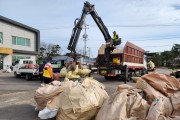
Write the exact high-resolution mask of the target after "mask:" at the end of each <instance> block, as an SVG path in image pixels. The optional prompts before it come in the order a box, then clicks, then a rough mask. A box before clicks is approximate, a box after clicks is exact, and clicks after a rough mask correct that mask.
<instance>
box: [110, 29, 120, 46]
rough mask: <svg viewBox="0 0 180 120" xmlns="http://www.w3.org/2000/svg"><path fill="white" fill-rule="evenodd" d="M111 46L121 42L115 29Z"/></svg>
mask: <svg viewBox="0 0 180 120" xmlns="http://www.w3.org/2000/svg"><path fill="white" fill-rule="evenodd" d="M112 40H113V46H116V45H119V44H120V43H121V39H119V36H118V34H117V33H116V31H114V32H113V39H112Z"/></svg>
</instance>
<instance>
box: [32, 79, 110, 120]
mask: <svg viewBox="0 0 180 120" xmlns="http://www.w3.org/2000/svg"><path fill="white" fill-rule="evenodd" d="M53 82H56V83H55V84H54V83H53ZM53 82H52V83H51V84H48V85H44V86H42V87H40V88H39V89H38V90H36V94H35V101H36V103H37V109H36V110H40V111H39V115H38V116H39V117H40V118H41V119H48V118H53V117H55V116H56V120H90V119H93V118H95V116H96V114H97V112H98V111H99V109H100V108H101V106H102V104H103V102H104V101H105V100H106V99H107V98H108V94H107V92H106V91H105V90H104V89H105V87H104V85H102V84H101V83H99V82H98V81H96V80H95V79H93V78H91V77H87V78H85V79H84V80H81V81H71V80H69V79H68V78H66V80H65V81H64V82H60V81H53ZM43 90H44V91H43Z"/></svg>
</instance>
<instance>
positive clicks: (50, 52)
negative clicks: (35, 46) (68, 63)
mask: <svg viewBox="0 0 180 120" xmlns="http://www.w3.org/2000/svg"><path fill="white" fill-rule="evenodd" d="M40 46H41V47H40V54H39V55H38V60H48V61H49V60H52V58H53V57H56V56H59V55H60V49H61V47H60V46H59V45H54V44H47V43H45V42H42V43H41V45H40Z"/></svg>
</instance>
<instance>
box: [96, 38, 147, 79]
mask: <svg viewBox="0 0 180 120" xmlns="http://www.w3.org/2000/svg"><path fill="white" fill-rule="evenodd" d="M104 49H105V45H102V46H101V47H100V48H99V50H98V56H97V60H96V66H97V68H98V73H99V74H100V75H103V76H104V77H105V79H107V80H109V79H112V78H117V79H122V78H124V77H125V75H127V76H126V77H127V81H128V80H130V78H131V77H134V76H141V75H144V74H145V73H147V63H146V56H145V55H144V50H143V49H142V48H140V47H138V46H137V45H135V44H133V43H131V42H129V41H127V42H126V44H125V46H124V47H123V49H121V50H120V49H118V48H115V49H114V50H113V52H112V53H111V55H110V58H111V59H110V61H109V62H110V66H111V67H110V68H111V69H110V72H107V67H106V66H104V62H105V60H104ZM124 66H125V68H126V69H123V68H124Z"/></svg>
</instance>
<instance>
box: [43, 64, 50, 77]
mask: <svg viewBox="0 0 180 120" xmlns="http://www.w3.org/2000/svg"><path fill="white" fill-rule="evenodd" d="M45 68H47V69H45ZM43 77H47V78H52V69H51V68H50V67H47V66H45V67H44V69H43Z"/></svg>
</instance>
